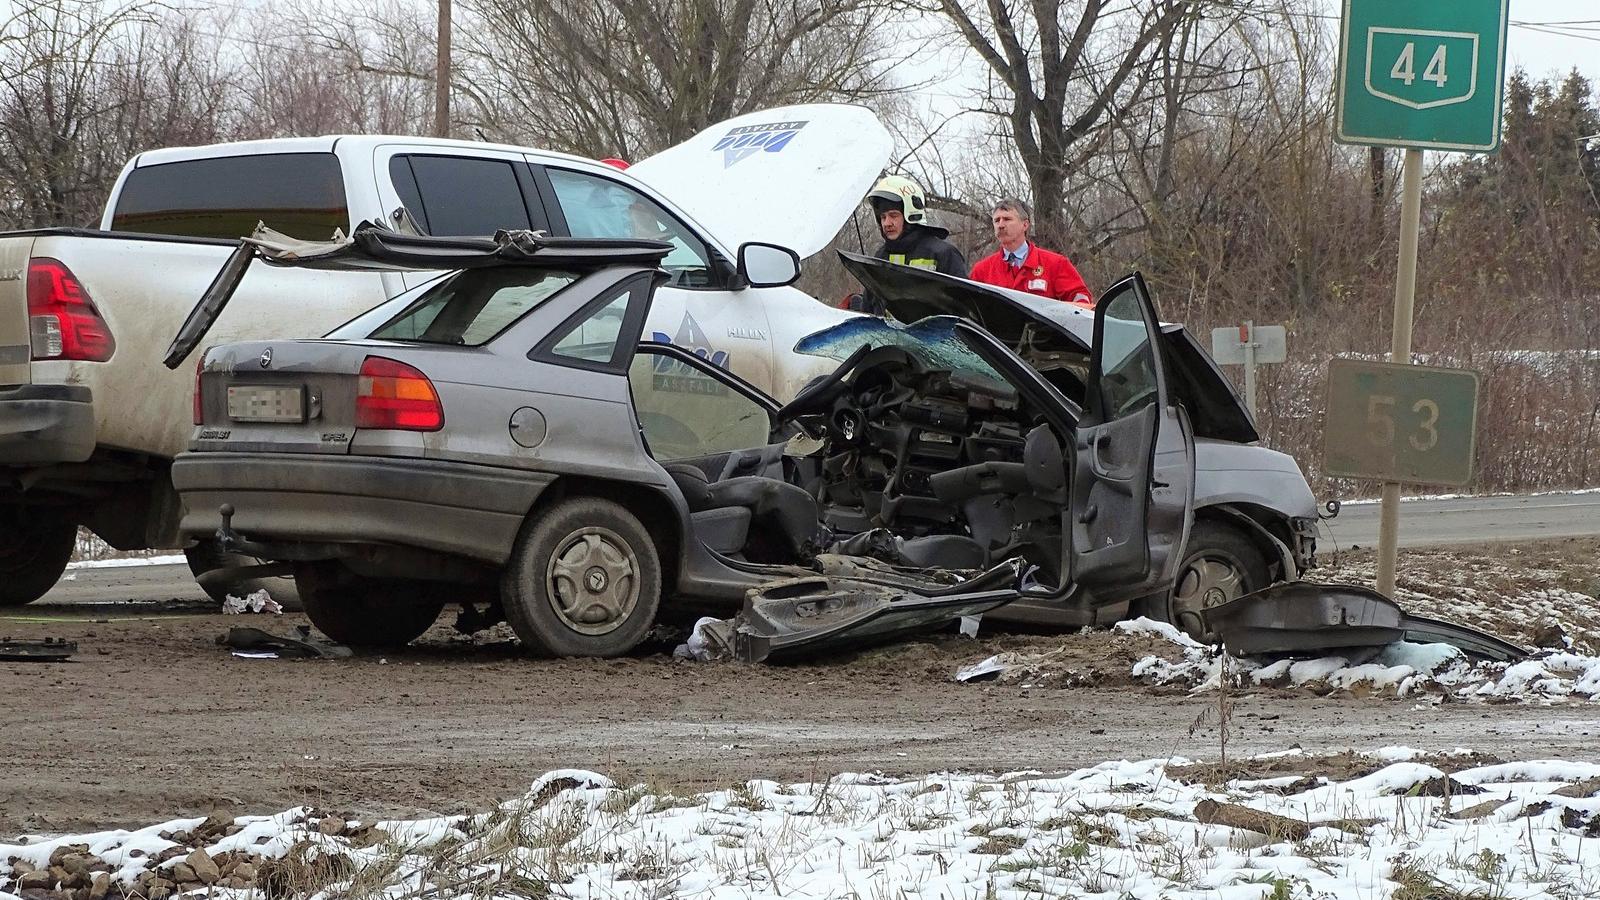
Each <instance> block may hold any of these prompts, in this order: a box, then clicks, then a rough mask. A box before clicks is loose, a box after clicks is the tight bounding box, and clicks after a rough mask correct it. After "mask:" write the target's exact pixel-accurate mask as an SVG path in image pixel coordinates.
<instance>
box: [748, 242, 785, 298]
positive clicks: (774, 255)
mask: <svg viewBox="0 0 1600 900" xmlns="http://www.w3.org/2000/svg"><path fill="white" fill-rule="evenodd" d="M738 272H739V277H740V278H741V279H743V280H744V282H745V283H746V284H748V285H749V286H750V287H758V288H759V287H786V286H788V285H791V284H794V283H795V281H796V280H798V279H799V278H800V254H798V253H796V252H794V251H793V250H790V249H789V248H788V247H780V246H778V245H777V244H764V243H761V242H759V241H751V242H749V243H747V244H740V245H739V264H738Z"/></svg>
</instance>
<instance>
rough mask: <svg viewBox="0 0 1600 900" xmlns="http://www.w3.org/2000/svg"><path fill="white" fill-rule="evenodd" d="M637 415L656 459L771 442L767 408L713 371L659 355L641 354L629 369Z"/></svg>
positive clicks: (630, 385) (669, 459) (672, 458)
mask: <svg viewBox="0 0 1600 900" xmlns="http://www.w3.org/2000/svg"><path fill="white" fill-rule="evenodd" d="M628 387H629V388H630V389H631V390H632V392H633V408H634V412H635V413H637V414H638V416H639V427H640V428H641V429H643V430H644V438H645V441H646V442H647V443H648V444H649V445H650V455H651V456H654V457H655V458H656V459H657V460H660V461H663V462H667V461H671V460H674V459H691V458H695V457H700V456H708V455H711V454H715V453H727V452H730V451H733V450H745V449H749V448H751V447H760V446H764V445H765V444H767V443H768V440H769V435H770V431H771V428H772V422H771V420H770V418H769V416H768V411H767V408H766V407H765V406H763V405H761V404H760V403H757V402H756V401H755V400H752V399H751V398H749V397H747V396H745V395H744V394H742V393H740V392H739V391H736V390H734V389H733V388H731V387H729V386H728V385H726V384H724V383H723V382H721V381H719V380H717V378H716V377H715V376H713V375H712V374H711V373H710V372H709V371H707V370H705V369H701V368H699V367H697V366H693V365H690V364H689V363H686V362H683V361H681V360H678V359H675V358H673V357H670V356H664V355H660V354H655V353H636V354H634V357H633V363H632V364H631V365H630V366H629V367H628Z"/></svg>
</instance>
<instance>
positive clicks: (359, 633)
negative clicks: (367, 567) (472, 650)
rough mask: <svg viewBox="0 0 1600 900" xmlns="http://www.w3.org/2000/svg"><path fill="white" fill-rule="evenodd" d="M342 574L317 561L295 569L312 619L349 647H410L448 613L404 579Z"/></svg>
mask: <svg viewBox="0 0 1600 900" xmlns="http://www.w3.org/2000/svg"><path fill="white" fill-rule="evenodd" d="M338 576H339V569H338V567H337V566H336V565H333V564H328V563H312V564H309V565H303V566H296V567H295V572H294V582H295V589H296V590H297V591H298V592H299V594H300V602H301V604H302V605H303V606H304V607H305V613H306V618H308V619H310V620H311V624H312V625H314V626H316V628H317V630H318V631H320V632H322V633H323V634H325V635H327V636H328V637H329V638H330V639H332V640H334V641H337V642H338V643H341V644H344V645H346V646H350V647H374V648H376V647H404V646H405V645H406V644H409V643H411V642H412V641H414V640H416V639H417V638H419V637H421V636H422V633H423V632H425V631H427V630H428V628H429V627H431V626H432V625H433V623H434V620H436V619H438V618H439V611H440V610H442V609H444V604H443V603H442V602H440V601H438V600H433V599H429V598H428V597H426V596H425V595H424V593H423V592H422V591H421V590H419V589H418V588H416V586H415V585H411V584H408V583H407V582H404V581H397V580H380V579H375V578H360V577H356V576H348V577H345V578H340V577H338Z"/></svg>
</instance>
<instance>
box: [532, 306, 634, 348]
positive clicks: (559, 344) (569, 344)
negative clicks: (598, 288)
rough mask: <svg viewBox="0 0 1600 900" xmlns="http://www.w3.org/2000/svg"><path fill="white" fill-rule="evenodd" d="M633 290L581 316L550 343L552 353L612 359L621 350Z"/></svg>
mask: <svg viewBox="0 0 1600 900" xmlns="http://www.w3.org/2000/svg"><path fill="white" fill-rule="evenodd" d="M631 296H632V294H631V292H628V291H624V292H622V293H621V294H619V295H617V297H616V298H615V299H613V300H612V301H611V302H610V303H607V304H606V305H604V306H602V307H600V308H599V309H597V310H595V311H594V312H593V313H591V314H590V315H587V316H585V317H583V318H582V319H580V320H578V322H576V323H575V324H574V325H572V326H571V330H569V331H568V332H567V333H566V334H564V335H562V336H561V337H559V338H557V339H556V342H555V343H554V344H552V345H550V353H552V354H554V355H556V356H565V357H567V358H568V359H581V360H584V361H585V362H596V363H606V362H610V361H611V360H612V359H613V358H614V357H615V356H616V353H617V336H618V335H619V334H621V332H622V321H623V319H624V318H625V317H626V316H627V314H628V299H629V298H630V297H631Z"/></svg>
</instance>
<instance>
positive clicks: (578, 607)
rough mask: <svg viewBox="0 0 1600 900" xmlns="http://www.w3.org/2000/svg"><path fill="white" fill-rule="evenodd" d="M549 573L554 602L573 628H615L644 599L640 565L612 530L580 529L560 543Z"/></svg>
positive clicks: (599, 631) (585, 630) (601, 631)
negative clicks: (641, 589) (641, 587)
mask: <svg viewBox="0 0 1600 900" xmlns="http://www.w3.org/2000/svg"><path fill="white" fill-rule="evenodd" d="M557 547H558V549H557V551H556V553H555V554H554V555H553V556H552V557H551V559H550V565H549V567H548V570H547V571H546V574H545V581H546V584H547V585H548V588H549V597H550V605H551V606H552V607H553V608H554V609H555V613H556V615H557V616H559V617H560V618H561V621H562V622H563V623H565V624H566V626H567V627H568V628H571V629H572V630H573V631H576V632H578V633H580V634H589V635H598V634H606V633H608V632H611V631H614V630H616V629H617V628H618V627H620V626H621V625H622V623H623V622H625V621H627V619H628V617H629V616H630V615H631V614H632V613H633V610H634V608H635V607H636V606H638V603H639V569H638V564H637V562H636V561H635V559H634V557H633V552H632V551H631V550H630V549H629V547H628V543H627V541H625V540H623V539H622V537H621V536H620V535H618V534H617V533H616V532H614V531H611V530H610V529H608V528H601V527H598V526H590V527H585V528H579V529H577V530H576V531H574V532H572V533H571V534H569V535H567V537H566V538H565V539H563V540H562V541H561V543H560V544H558V545H557Z"/></svg>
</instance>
